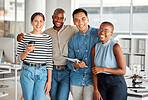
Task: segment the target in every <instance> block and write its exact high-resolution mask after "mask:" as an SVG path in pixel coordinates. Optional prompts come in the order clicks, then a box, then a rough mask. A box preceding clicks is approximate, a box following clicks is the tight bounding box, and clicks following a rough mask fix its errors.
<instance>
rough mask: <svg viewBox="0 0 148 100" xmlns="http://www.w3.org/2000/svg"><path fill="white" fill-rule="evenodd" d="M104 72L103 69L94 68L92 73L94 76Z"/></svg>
mask: <svg viewBox="0 0 148 100" xmlns="http://www.w3.org/2000/svg"><path fill="white" fill-rule="evenodd" d="M103 71H104V69H103V67H99V66H97V67H93V68H92V72H93V73H94V74H98V73H101V72H103Z"/></svg>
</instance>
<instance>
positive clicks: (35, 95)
mask: <svg viewBox="0 0 148 100" xmlns="http://www.w3.org/2000/svg"><path fill="white" fill-rule="evenodd" d="M44 22H45V18H44V15H43V14H42V13H39V12H37V13H34V14H33V15H32V17H31V24H32V26H33V31H32V32H30V33H25V37H24V39H23V40H22V41H20V42H19V43H18V48H17V54H18V55H19V57H20V59H21V60H22V61H23V65H22V69H21V75H20V83H21V87H22V92H23V97H24V100H45V95H46V94H47V93H49V91H50V89H51V79H52V67H53V61H52V38H51V37H50V36H49V35H47V34H44V33H42V32H41V30H42V28H43V26H44ZM32 43H33V45H34V46H32Z"/></svg>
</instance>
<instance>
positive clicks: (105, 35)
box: [98, 24, 113, 44]
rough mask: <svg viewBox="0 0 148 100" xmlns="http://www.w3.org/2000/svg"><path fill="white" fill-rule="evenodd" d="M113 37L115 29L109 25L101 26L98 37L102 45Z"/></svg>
mask: <svg viewBox="0 0 148 100" xmlns="http://www.w3.org/2000/svg"><path fill="white" fill-rule="evenodd" d="M112 35H113V28H112V26H111V25H109V24H101V26H100V29H99V30H98V36H99V38H100V40H101V41H102V43H103V44H104V43H106V42H107V41H109V39H110V37H111V36H112Z"/></svg>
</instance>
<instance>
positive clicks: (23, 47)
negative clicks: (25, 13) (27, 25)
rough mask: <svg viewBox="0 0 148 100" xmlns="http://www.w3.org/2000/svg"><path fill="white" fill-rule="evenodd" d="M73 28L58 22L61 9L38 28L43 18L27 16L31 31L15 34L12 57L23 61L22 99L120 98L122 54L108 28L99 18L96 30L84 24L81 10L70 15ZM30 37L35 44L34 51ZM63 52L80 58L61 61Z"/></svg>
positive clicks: (123, 87)
mask: <svg viewBox="0 0 148 100" xmlns="http://www.w3.org/2000/svg"><path fill="white" fill-rule="evenodd" d="M72 16H73V22H74V25H75V26H76V27H75V26H71V25H64V22H65V21H66V17H65V11H64V10H63V9H61V8H58V9H56V10H55V11H54V13H53V16H52V19H53V25H54V26H53V27H52V28H49V29H47V30H45V31H44V32H43V33H42V32H41V30H42V28H43V26H44V22H45V18H44V16H43V14H41V13H34V14H33V15H32V17H31V24H32V26H33V31H32V32H30V33H25V34H22V33H21V34H19V35H18V41H19V43H18V49H17V52H18V56H19V57H20V59H21V60H22V61H23V66H22V69H21V76H20V82H21V87H22V92H23V97H24V100H45V95H46V94H47V93H48V92H49V93H50V96H51V100H68V97H69V90H70V91H71V94H72V97H73V100H126V98H127V87H126V83H125V80H124V78H123V75H124V74H125V72H126V64H125V60H124V56H123V53H122V50H121V48H120V46H119V44H117V43H114V42H113V41H112V40H111V39H110V37H111V36H112V35H113V30H114V26H113V25H112V24H111V23H110V22H103V23H102V24H101V25H100V28H99V29H96V28H93V27H90V26H89V25H88V22H89V18H88V15H87V11H86V10H84V9H82V8H78V9H75V10H74V12H73V14H72ZM30 41H34V42H35V50H34V48H32V46H31V44H30ZM64 56H68V57H70V58H77V59H79V60H80V62H77V61H76V62H71V61H67V60H66V59H65V58H64Z"/></svg>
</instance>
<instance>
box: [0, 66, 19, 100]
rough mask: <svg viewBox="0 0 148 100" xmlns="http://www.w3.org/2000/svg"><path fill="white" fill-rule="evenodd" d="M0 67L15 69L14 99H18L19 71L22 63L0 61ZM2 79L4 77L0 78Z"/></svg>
mask: <svg viewBox="0 0 148 100" xmlns="http://www.w3.org/2000/svg"><path fill="white" fill-rule="evenodd" d="M0 68H5V69H14V70H15V99H14V100H17V71H18V70H20V69H21V65H17V64H3V63H0ZM0 80H4V79H0Z"/></svg>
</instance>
